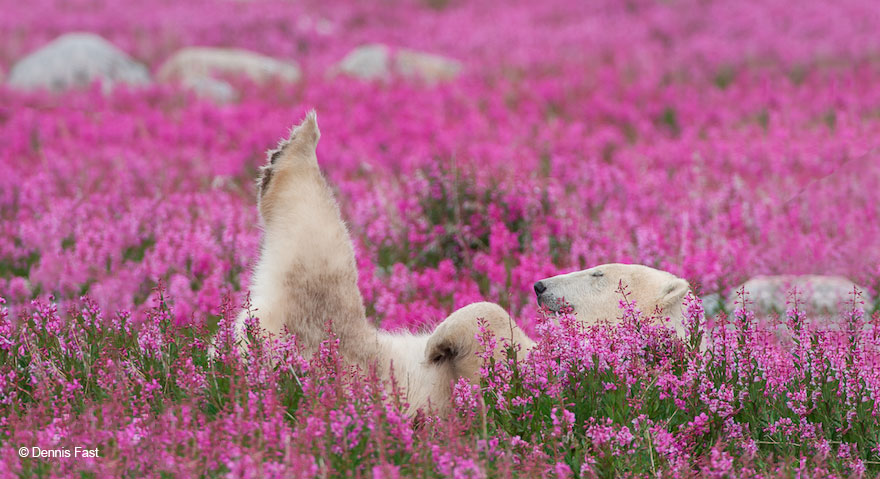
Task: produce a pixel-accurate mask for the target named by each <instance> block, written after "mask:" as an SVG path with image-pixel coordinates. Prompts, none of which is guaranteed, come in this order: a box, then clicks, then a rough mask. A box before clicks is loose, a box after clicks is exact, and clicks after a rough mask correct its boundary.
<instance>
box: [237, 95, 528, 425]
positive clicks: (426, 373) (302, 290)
mask: <svg viewBox="0 0 880 479" xmlns="http://www.w3.org/2000/svg"><path fill="white" fill-rule="evenodd" d="M320 137H321V133H320V130H319V129H318V124H317V119H316V115H315V113H314V111H312V112H310V113H309V114H308V115H307V116H306V118H305V119H304V120H303V122H302V123H301V124H300V125H299V126H297V127H295V128H294V129H293V131H292V132H291V134H290V138H289V139H288V140H285V141H282V142H281V143H280V144H279V146H278V148H277V149H275V150H272V151H270V152H269V154H268V156H269V161H268V163H267V164H266V165H265V166H264V167H262V169H261V172H260V178H259V179H258V182H257V189H258V199H257V204H258V209H259V212H260V218H261V226H262V228H263V238H262V245H261V251H260V257H259V260H258V263H257V265H256V268H255V270H254V274H253V277H252V278H253V279H252V281H251V285H250V292H251V304H252V308H251V310H252V311H254V313H255V315H256V316H257V317H259V319H260V325H261V327H262V328H263V329H264V330H265V331H266V332H268V333H270V334H274V335H278V334H282V333H283V332H284V331H287V332H289V333H291V334H294V335H295V336H296V338H297V341H298V343H299V345H300V347H301V348H302V351H303V354H304V355H306V357H309V356H311V355H312V354H314V353H315V352H317V350H318V348H319V347H320V344H321V342H322V341H323V340H325V339H327V326H328V325H330V328H331V330H332V332H333V334H334V335H335V336H336V337H337V338H338V339H339V352H340V355H341V356H342V358H343V360H344V361H345V362H347V363H349V364H354V365H357V366H360V367H361V368H362V369H363V370H367V369H368V368H370V367H375V368H376V371H377V372H378V373H379V375H380V377H382V378H385V379H388V378H390V377H391V376H392V374H393V376H394V378H395V379H396V381H397V383H398V385H400V386H402V388H403V391H404V393H405V394H406V397H405V398H404V399H405V400H406V402H407V403H408V404H409V405H410V411H411V412H414V411H416V410H417V409H419V408H422V407H426V406H429V405H432V406H433V407H434V408H435V409H439V410H441V411H442V410H444V409H445V408H447V407H448V405H449V403H450V396H451V392H452V390H451V384H452V383H453V382H454V381H456V380H457V379H458V378H460V377H466V378H468V379H471V380H474V379H477V378H478V377H479V367H480V363H479V358H478V357H477V356H476V354H475V353H476V352H478V350H479V343H478V341H477V339H476V335H477V333H478V332H479V326H478V320H479V319H483V320H484V321H485V322H486V324H487V325H488V326H489V328H491V329H492V331H493V333H494V334H495V336H496V337H497V338H498V343H499V345H501V344H502V343H503V341H502V340H507V341H513V342H516V343H519V344H521V345H522V346H523V347H524V348H530V347H531V345H532V344H533V343H532V341H531V340H530V339H529V338H528V337H527V336H526V335H525V334H524V333H523V332H522V331H521V330H520V328H519V327H518V326H517V325H516V324H515V323H514V322H513V321H512V320H511V318H510V316H509V315H508V314H507V312H506V311H505V310H504V309H503V308H501V307H500V306H498V305H496V304H493V303H474V304H471V305H468V306H465V307H463V308H461V309H459V310H458V311H456V312H454V313H453V314H452V315H450V316H449V317H448V318H446V319H445V320H444V321H443V322H442V323H440V324H439V325H438V326H437V328H436V329H435V331H434V332H433V333H432V334H410V333H406V332H402V333H395V332H389V331H383V330H380V329H378V328H376V327H375V326H373V324H371V323H370V322H369V321H368V320H367V318H366V312H365V308H364V304H363V299H362V297H361V293H360V291H359V289H358V272H357V266H356V263H355V256H354V248H353V246H352V242H351V238H350V236H349V233H348V229H347V228H346V226H345V223H344V222H343V220H342V216H341V214H340V210H339V206H338V204H337V202H336V199H335V198H334V196H333V192H332V190H331V189H330V187H329V186H328V184H327V181H326V180H325V179H324V176H323V175H322V173H321V170H320V168H319V167H318V160H317V155H316V148H317V144H318V140H319V139H320ZM246 318H247V312H246V311H244V312H242V313H241V314H240V315H239V318H238V321H237V325H236V332H237V334H238V336H239V338H242V337H243V335H242V331H243V324H244V320H245V319H246ZM242 341H243V340H242ZM499 349H500V346H499Z"/></svg>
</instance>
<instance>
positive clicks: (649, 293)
mask: <svg viewBox="0 0 880 479" xmlns="http://www.w3.org/2000/svg"><path fill="white" fill-rule="evenodd" d="M621 282H622V283H623V284H624V285H625V286H626V287H627V291H628V292H629V293H630V294H631V296H630V299H631V300H632V301H633V302H634V303H635V304H636V306H637V307H638V308H639V310H640V311H642V312H644V313H645V314H646V315H653V313H654V311H655V310H659V311H660V316H661V317H669V318H670V325H671V326H672V327H673V328H675V331H676V333H678V335H679V337H682V338H683V337H684V336H685V330H684V326H683V325H682V315H683V312H682V300H683V299H684V296H685V295H686V294H687V293H688V291H690V285H689V284H688V282H687V281H685V280H683V279H681V278H679V277H677V276H675V275H673V274H672V273H668V272H666V271H660V270H658V269H654V268H651V267H649V266H644V265H640V264H620V263H611V264H603V265H600V266H594V267H592V268H589V269H585V270H582V271H575V272H573V273H568V274H561V275H558V276H553V277H552V278H545V279H542V280H540V281H538V282H536V283H535V285H534V288H535V294H536V295H537V299H538V304H539V305H541V306H544V307H546V308H547V309H549V310H551V311H559V310H560V309H561V308H562V306H563V305H565V304H567V305H570V306H571V308H572V309H573V312H574V313H575V315H576V316H577V318H578V321H580V322H581V323H583V324H587V325H590V324H595V323H596V322H599V321H601V320H608V321H616V320H617V318H619V317H620V315H621V311H620V308H619V304H620V300H621V299H623V298H622V297H621V295H620V293H618V286H619V284H620V283H621Z"/></svg>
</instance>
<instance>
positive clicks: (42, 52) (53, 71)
mask: <svg viewBox="0 0 880 479" xmlns="http://www.w3.org/2000/svg"><path fill="white" fill-rule="evenodd" d="M95 80H101V81H102V82H103V83H104V86H105V87H107V88H109V87H111V86H112V85H113V84H115V83H125V84H129V85H146V84H149V83H150V75H149V72H148V71H147V68H146V67H145V66H144V65H142V64H140V63H138V62H136V61H134V60H132V59H131V57H129V56H128V55H127V54H126V53H125V52H123V51H122V50H120V49H119V48H116V46H114V45H113V44H111V43H110V42H108V41H107V40H104V39H103V38H101V37H100V36H98V35H95V34H92V33H67V34H65V35H62V36H60V37H58V38H56V39H55V40H53V41H52V42H50V43H49V44H48V45H46V46H44V47H42V48H40V49H39V50H37V51H35V52H33V53H31V54H30V55H28V56H26V57H24V58H22V59H21V60H19V61H18V63H16V64H15V65H14V66H13V67H12V70H11V71H10V72H9V80H8V83H9V86H11V87H12V88H18V89H22V90H35V89H48V90H53V91H63V90H67V89H70V88H82V87H86V86H88V85H90V84H91V83H92V82H94V81H95Z"/></svg>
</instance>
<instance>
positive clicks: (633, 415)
mask: <svg viewBox="0 0 880 479" xmlns="http://www.w3.org/2000/svg"><path fill="white" fill-rule="evenodd" d="M620 292H621V297H622V300H621V316H620V318H619V321H618V323H617V324H616V325H613V326H612V325H608V324H598V325H592V326H584V325H582V324H580V323H578V322H577V321H576V319H575V318H574V317H573V316H571V315H570V314H567V313H563V314H561V315H552V316H548V315H544V314H542V315H539V316H538V317H537V318H536V324H537V325H536V330H537V332H538V340H539V341H538V344H537V346H536V347H535V348H534V349H533V350H531V351H529V352H528V353H526V352H525V351H521V350H519V348H518V347H516V346H511V345H505V344H500V345H499V344H498V340H497V339H496V338H494V337H492V335H491V332H489V331H488V330H487V329H486V328H483V327H481V328H480V332H479V333H478V339H479V341H480V344H481V345H482V346H483V349H482V352H480V353H478V354H480V355H481V357H482V358H483V368H482V370H481V374H480V376H481V379H480V384H471V383H468V382H467V381H464V380H461V381H459V382H458V383H457V384H456V385H455V387H454V391H455V392H454V394H453V404H454V409H455V413H454V414H453V415H452V416H449V417H438V416H434V415H431V414H430V413H429V412H428V411H422V412H419V413H418V414H417V416H416V417H414V418H412V417H408V416H406V414H405V409H406V404H405V403H403V402H402V400H401V393H400V387H399V385H397V384H395V381H394V380H393V379H392V381H391V382H390V383H389V384H383V383H382V381H381V380H379V379H378V377H377V376H376V375H375V374H374V373H373V372H372V371H361V370H355V369H352V368H351V367H349V366H346V365H345V364H344V363H343V362H342V360H341V359H340V357H339V355H338V340H336V339H335V338H334V337H332V335H331V334H330V333H329V328H328V339H327V340H326V341H325V342H324V343H323V344H322V346H321V348H320V349H319V351H318V352H317V353H316V354H315V355H314V356H313V357H312V358H311V359H309V360H306V359H304V358H303V357H302V356H301V355H300V354H299V353H298V350H297V346H296V343H295V338H293V337H290V336H284V337H281V338H274V339H270V340H263V339H262V333H261V331H260V329H259V322H258V321H256V320H254V319H253V318H251V319H250V320H248V321H247V322H246V334H247V336H248V338H249V341H250V347H249V348H248V349H247V350H246V351H245V352H243V353H242V350H240V349H239V347H238V346H237V345H236V344H234V342H233V340H232V336H231V334H232V324H233V319H234V318H235V312H236V311H237V308H236V307H234V306H233V304H232V303H231V302H230V301H229V300H228V299H227V300H225V301H224V302H223V303H222V304H221V306H220V307H219V311H220V319H219V323H218V325H217V336H216V340H215V342H216V351H215V353H214V358H213V359H209V355H208V352H207V344H206V341H205V339H204V338H205V337H207V335H208V332H207V331H205V330H204V328H203V327H201V326H192V325H178V324H175V322H174V321H173V320H172V317H173V315H174V314H173V307H172V306H171V305H170V304H169V302H168V300H167V298H166V296H165V290H164V289H162V288H161V287H160V289H158V290H157V291H156V292H155V298H156V301H155V304H153V305H152V306H151V307H150V308H148V309H147V310H146V311H145V313H144V314H143V317H140V318H132V317H130V316H129V315H127V314H125V313H120V314H116V315H105V314H104V313H103V311H102V310H101V309H100V308H98V307H97V306H96V305H95V303H94V302H93V301H91V300H88V299H85V298H84V299H82V300H81V301H76V302H73V303H71V306H70V307H69V308H68V309H67V310H66V311H64V312H62V311H59V308H58V306H57V304H55V303H50V302H43V301H34V302H33V303H32V304H31V305H30V306H29V307H27V308H25V311H26V312H22V313H21V314H20V315H19V317H18V318H17V320H13V318H10V316H9V310H8V309H7V308H6V307H5V306H3V307H2V309H0V365H2V366H0V380H2V381H0V410H2V412H3V414H2V418H3V423H2V434H3V435H2V439H3V441H2V446H0V450H2V452H3V454H6V456H4V457H5V458H6V460H5V461H4V462H3V464H4V465H3V470H2V471H0V472H2V474H3V475H4V476H9V477H18V476H20V475H24V476H31V475H45V476H50V477H56V476H57V477H62V476H68V475H71V474H77V475H78V474H81V473H82V474H86V475H94V476H96V477H97V476H100V477H104V476H107V477H117V476H118V475H134V476H150V477H154V476H155V477H161V476H163V475H169V474H170V475H174V476H176V477H191V476H193V477H196V476H197V477H204V476H209V477H214V476H225V475H229V474H231V475H233V476H236V477H239V476H241V477H286V476H289V475H290V474H296V475H303V476H313V475H314V476H323V475H352V476H356V477H361V476H362V477H370V476H377V475H383V474H384V475H387V476H388V477H409V476H412V475H418V476H424V477H448V476H456V477H490V476H491V477H507V476H509V475H522V476H552V477H560V476H561V477H571V476H572V474H575V475H579V476H582V477H607V476H613V475H621V474H626V473H630V474H634V475H657V474H660V475H670V476H695V475H696V476H712V477H715V476H717V477H721V476H725V475H727V476H730V475H735V476H737V477H766V476H777V475H793V474H805V473H808V474H811V475H814V476H815V475H825V476H828V477H842V476H850V475H856V476H861V475H866V474H868V475H873V474H876V473H877V472H878V471H880V467H878V466H880V461H878V452H880V451H878V449H880V425H878V421H877V417H878V414H880V397H878V391H880V375H878V374H877V364H878V361H880V337H878V336H880V335H877V334H876V333H875V331H877V329H876V328H877V327H878V325H880V316H878V315H875V316H874V317H873V318H872V319H870V322H871V323H872V324H873V326H874V328H875V329H871V328H865V327H864V326H865V324H866V323H865V321H866V320H865V318H864V316H863V313H862V310H861V309H860V308H858V307H857V306H858V305H857V302H858V296H856V295H854V296H853V300H852V305H854V307H853V308H852V309H851V311H850V312H849V313H847V316H846V318H844V319H845V321H848V323H846V324H848V325H849V328H840V329H823V328H820V327H819V326H817V323H816V322H811V321H807V320H806V319H807V318H806V317H805V316H804V315H803V314H802V312H801V307H802V305H801V304H800V303H799V300H798V299H797V297H795V298H794V301H793V303H792V305H791V308H789V310H788V311H787V313H786V315H785V318H783V320H784V321H785V322H786V323H788V324H791V325H795V326H796V327H795V328H794V329H792V331H793V334H792V335H791V337H790V338H789V339H788V340H786V341H779V340H773V339H771V338H772V337H775V335H776V331H775V330H772V329H770V328H768V327H767V326H766V324H765V323H759V322H756V321H753V317H752V315H751V313H750V312H749V311H748V310H747V309H737V310H736V311H735V312H734V316H735V317H736V318H738V319H736V320H734V321H733V322H732V323H731V324H733V327H732V328H721V329H715V330H711V331H710V333H712V334H711V336H712V339H711V344H710V345H709V346H708V347H707V348H699V347H698V346H696V345H697V341H698V339H697V338H690V337H689V338H686V340H685V341H680V340H679V339H677V338H674V332H673V330H672V329H670V328H667V327H665V326H664V325H662V324H656V322H655V321H654V319H655V318H651V317H649V316H648V315H645V314H643V313H641V312H640V311H639V310H638V309H637V307H636V305H634V304H632V303H631V302H630V301H629V299H628V293H627V291H626V290H625V288H621V290H620ZM73 304H75V306H74V305H73ZM686 319H687V321H688V323H689V324H690V325H694V326H693V327H692V328H691V331H692V332H694V333H696V334H698V335H702V334H703V333H704V332H706V331H707V329H706V328H707V326H706V318H705V315H704V313H703V311H702V308H701V304H700V301H699V300H698V299H696V298H694V297H693V296H689V297H688V298H687V308H686ZM718 319H719V320H721V322H723V321H724V320H723V318H718ZM661 322H662V319H661ZM481 326H482V325H481ZM691 340H693V341H691ZM496 346H501V347H506V348H507V352H508V354H507V357H506V359H504V360H500V361H496V360H495V358H494V356H493V355H492V354H491V352H490V351H491V350H492V349H493V348H495V347H496ZM22 444H26V445H28V447H39V448H40V449H45V450H53V449H69V450H73V448H74V447H76V446H81V447H82V446H83V445H87V446H88V447H97V448H98V449H99V450H100V453H101V457H100V458H97V459H79V460H69V459H55V460H47V459H34V458H18V457H17V448H18V447H21V445H22ZM381 477H386V476H381Z"/></svg>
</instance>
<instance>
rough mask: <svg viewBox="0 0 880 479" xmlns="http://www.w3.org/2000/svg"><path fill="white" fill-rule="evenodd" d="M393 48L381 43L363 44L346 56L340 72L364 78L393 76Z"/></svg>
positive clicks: (339, 68)
mask: <svg viewBox="0 0 880 479" xmlns="http://www.w3.org/2000/svg"><path fill="white" fill-rule="evenodd" d="M390 68H391V48H389V47H388V46H387V45H382V44H379V43H371V44H368V45H361V46H359V47H357V48H355V49H354V50H352V51H351V52H349V54H348V55H346V56H345V58H343V59H342V61H341V62H339V65H338V66H337V68H336V69H337V70H338V71H339V73H343V74H345V75H349V76H353V77H356V78H360V79H363V80H377V79H386V78H388V77H390V76H391V70H390Z"/></svg>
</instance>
